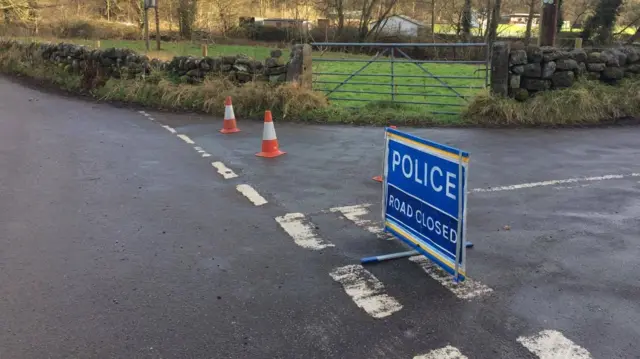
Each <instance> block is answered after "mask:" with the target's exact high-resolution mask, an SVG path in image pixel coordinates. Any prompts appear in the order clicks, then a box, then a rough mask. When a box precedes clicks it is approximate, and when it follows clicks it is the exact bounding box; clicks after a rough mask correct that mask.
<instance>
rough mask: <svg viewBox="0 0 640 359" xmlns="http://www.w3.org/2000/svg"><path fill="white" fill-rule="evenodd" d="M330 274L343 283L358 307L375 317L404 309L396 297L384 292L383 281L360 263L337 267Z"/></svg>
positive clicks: (382, 316)
mask: <svg viewBox="0 0 640 359" xmlns="http://www.w3.org/2000/svg"><path fill="white" fill-rule="evenodd" d="M330 275H331V278H333V280H335V281H336V282H339V283H340V284H342V287H344V291H345V292H347V294H348V295H349V296H350V297H351V298H352V299H353V301H354V302H355V303H356V305H357V306H358V307H360V308H362V309H364V311H365V312H367V314H369V315H370V316H372V317H374V318H384V317H387V316H389V315H391V314H393V313H395V312H397V311H399V310H400V309H402V305H401V304H400V303H399V302H398V301H397V300H396V299H395V298H393V297H392V296H390V295H388V294H386V293H385V292H384V285H383V284H382V282H380V281H379V280H378V278H376V277H375V276H374V275H373V274H371V273H370V272H369V271H368V270H366V269H364V267H363V266H361V265H359V264H352V265H347V266H344V267H339V268H335V269H334V270H333V271H331V273H330Z"/></svg>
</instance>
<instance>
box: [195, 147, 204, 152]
mask: <svg viewBox="0 0 640 359" xmlns="http://www.w3.org/2000/svg"><path fill="white" fill-rule="evenodd" d="M193 149H194V150H196V151H198V152H204V150H203V149H202V147H200V146H193Z"/></svg>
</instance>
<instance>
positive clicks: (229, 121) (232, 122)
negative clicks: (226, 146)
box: [220, 96, 240, 134]
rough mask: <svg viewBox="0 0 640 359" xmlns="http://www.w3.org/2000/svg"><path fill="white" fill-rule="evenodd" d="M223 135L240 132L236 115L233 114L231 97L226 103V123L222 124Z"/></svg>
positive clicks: (228, 97)
mask: <svg viewBox="0 0 640 359" xmlns="http://www.w3.org/2000/svg"><path fill="white" fill-rule="evenodd" d="M220 132H222V133H225V134H226V133H236V132H240V129H239V128H238V126H236V115H235V114H234V113H233V104H231V96H227V99H226V100H225V101H224V122H222V130H220Z"/></svg>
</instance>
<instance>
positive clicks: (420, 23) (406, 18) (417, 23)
mask: <svg viewBox="0 0 640 359" xmlns="http://www.w3.org/2000/svg"><path fill="white" fill-rule="evenodd" d="M392 17H397V18H400V19H402V20H404V21H406V22H410V23H412V24H415V25H418V26H424V24H423V23H422V22H421V21H418V20H416V19H412V18H410V17H408V16H406V15H399V14H393V15H389V16H387V17H386V18H384V19H382V20H380V21H385V20H388V19H390V18H392ZM374 24H375V22H374Z"/></svg>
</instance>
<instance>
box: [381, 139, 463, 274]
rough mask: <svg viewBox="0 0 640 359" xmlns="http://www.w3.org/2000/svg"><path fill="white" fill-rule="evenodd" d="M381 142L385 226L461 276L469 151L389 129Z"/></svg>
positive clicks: (446, 268)
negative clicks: (383, 150)
mask: <svg viewBox="0 0 640 359" xmlns="http://www.w3.org/2000/svg"><path fill="white" fill-rule="evenodd" d="M385 142H386V146H385V159H384V183H383V185H384V189H383V206H382V207H383V218H384V225H385V230H386V231H388V232H390V233H392V234H394V235H395V236H397V237H398V238H399V239H401V240H402V241H404V242H405V243H407V244H409V245H410V246H411V247H413V248H414V249H415V250H417V251H418V252H419V253H420V254H422V255H424V256H426V257H428V258H429V259H431V260H432V261H434V262H435V263H437V264H438V265H440V266H441V267H442V268H443V269H445V270H446V271H448V272H449V273H451V274H452V275H454V278H455V279H459V280H464V279H465V276H466V274H465V257H466V256H465V246H464V245H463V244H464V237H465V236H464V233H465V221H464V214H465V213H466V193H465V187H466V180H467V175H468V165H469V154H468V153H466V152H463V151H460V150H458V149H455V148H451V147H449V146H445V145H441V144H438V143H435V142H432V141H428V140H425V139H422V138H419V137H416V136H412V135H409V134H406V133H402V132H400V131H398V130H395V129H391V128H387V129H386V136H385Z"/></svg>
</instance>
